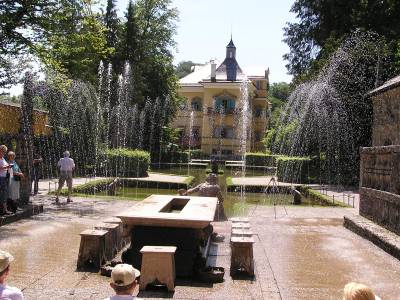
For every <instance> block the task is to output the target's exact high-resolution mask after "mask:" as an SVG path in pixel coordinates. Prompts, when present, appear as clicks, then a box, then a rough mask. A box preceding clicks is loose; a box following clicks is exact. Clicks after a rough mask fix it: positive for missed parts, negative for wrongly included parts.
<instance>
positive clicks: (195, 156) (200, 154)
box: [185, 149, 203, 159]
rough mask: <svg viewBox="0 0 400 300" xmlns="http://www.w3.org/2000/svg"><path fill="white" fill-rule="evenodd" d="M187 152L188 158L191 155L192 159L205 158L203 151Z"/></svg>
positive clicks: (193, 150)
mask: <svg viewBox="0 0 400 300" xmlns="http://www.w3.org/2000/svg"><path fill="white" fill-rule="evenodd" d="M185 152H186V153H188V157H189V153H190V159H201V158H202V157H203V152H201V149H192V150H190V151H189V150H187V151H185Z"/></svg>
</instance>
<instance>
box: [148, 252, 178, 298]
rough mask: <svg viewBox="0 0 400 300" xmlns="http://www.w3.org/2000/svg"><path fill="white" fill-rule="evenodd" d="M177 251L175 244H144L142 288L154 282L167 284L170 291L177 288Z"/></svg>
mask: <svg viewBox="0 0 400 300" xmlns="http://www.w3.org/2000/svg"><path fill="white" fill-rule="evenodd" d="M175 251H176V247H173V246H144V247H143V248H142V249H141V250H140V253H142V267H141V270H140V273H141V274H140V290H145V289H146V287H147V285H148V284H151V283H154V282H156V283H157V284H164V285H166V286H167V289H168V291H174V290H175V257H174V255H175Z"/></svg>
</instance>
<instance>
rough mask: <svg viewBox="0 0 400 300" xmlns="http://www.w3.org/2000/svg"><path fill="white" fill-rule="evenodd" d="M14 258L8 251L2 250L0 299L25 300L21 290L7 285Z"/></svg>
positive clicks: (0, 257)
mask: <svg viewBox="0 0 400 300" xmlns="http://www.w3.org/2000/svg"><path fill="white" fill-rule="evenodd" d="M13 260H14V257H13V256H12V255H11V254H10V253H8V252H7V251H2V250H0V299H9V300H24V295H23V294H22V292H21V290H20V289H18V288H16V287H12V286H9V285H7V284H6V279H7V277H8V274H9V273H10V264H11V262H12V261H13Z"/></svg>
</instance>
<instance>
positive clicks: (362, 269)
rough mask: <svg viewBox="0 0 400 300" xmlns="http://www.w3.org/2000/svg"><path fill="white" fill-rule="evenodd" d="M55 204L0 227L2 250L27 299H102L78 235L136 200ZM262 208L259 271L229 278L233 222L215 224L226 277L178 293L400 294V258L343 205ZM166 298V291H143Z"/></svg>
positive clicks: (256, 227)
mask: <svg viewBox="0 0 400 300" xmlns="http://www.w3.org/2000/svg"><path fill="white" fill-rule="evenodd" d="M74 201H75V202H74V203H72V204H69V205H65V204H64V205H59V206H56V205H54V204H52V201H50V200H48V199H47V197H39V198H37V199H35V202H42V203H44V206H45V212H44V213H43V214H41V215H38V216H35V217H32V218H31V219H27V220H22V221H19V222H16V223H13V224H9V225H5V226H3V227H1V228H0V249H4V250H7V251H10V252H11V253H12V254H13V255H14V256H15V259H16V260H15V262H14V263H13V265H12V269H11V270H12V271H11V276H10V284H11V285H15V286H18V287H20V288H22V289H23V292H24V294H25V296H26V299H28V300H29V299H103V298H105V297H107V296H109V295H110V294H111V293H112V291H111V289H110V287H109V285H108V281H109V279H108V278H106V277H102V276H100V275H98V274H93V273H87V272H77V271H76V259H77V255H78V250H79V242H80V237H79V233H80V232H81V231H83V230H84V229H88V228H92V227H93V226H94V225H95V224H96V223H99V222H100V221H101V220H102V219H103V218H106V217H108V216H112V215H115V214H117V213H118V212H120V211H122V210H126V209H127V208H129V207H131V206H132V205H134V203H133V202H131V201H100V200H96V199H88V198H85V199H79V198H74ZM286 211H287V214H286V213H285V210H284V209H283V207H277V218H276V219H275V214H274V208H273V207H266V206H255V207H253V208H251V209H250V211H249V213H250V222H251V225H252V231H253V232H255V234H256V236H255V239H256V243H255V245H254V254H255V260H256V263H255V266H256V277H255V279H254V280H233V279H232V278H231V277H230V276H229V261H230V247H229V233H230V222H223V223H216V224H215V230H216V231H217V232H219V233H221V234H223V235H225V236H226V238H225V241H224V242H223V243H220V244H213V246H212V249H211V254H212V256H210V257H209V263H210V264H212V265H217V266H222V267H224V268H225V272H226V273H225V281H224V282H223V283H219V284H214V285H209V284H203V283H199V282H193V281H191V280H181V279H179V280H178V281H177V287H176V290H175V293H174V294H172V295H169V296H171V297H172V298H174V299H202V300H203V299H210V300H211V299H233V300H236V299H237V300H239V299H240V300H242V299H307V300H308V299H341V294H342V290H343V286H344V285H345V284H346V283H347V282H349V281H352V280H355V281H361V282H363V283H366V284H368V285H370V286H372V287H373V288H374V289H375V291H376V292H377V293H378V294H379V295H380V296H381V297H382V299H400V298H399V297H398V291H399V290H400V262H399V261H398V260H396V259H395V258H393V257H391V256H390V255H389V254H387V253H386V252H384V251H383V250H381V249H379V248H378V247H376V246H375V245H373V244H372V243H370V242H369V241H367V240H364V239H362V238H361V237H359V236H358V235H356V234H354V233H352V232H351V231H349V230H347V229H345V228H344V227H343V226H342V223H343V215H345V214H349V213H350V214H351V213H352V212H353V211H354V209H352V208H341V207H294V206H286ZM140 296H141V297H143V298H149V299H161V298H165V297H166V296H167V294H166V293H163V292H161V293H160V292H146V293H141V294H140Z"/></svg>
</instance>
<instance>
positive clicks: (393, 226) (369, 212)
mask: <svg viewBox="0 0 400 300" xmlns="http://www.w3.org/2000/svg"><path fill="white" fill-rule="evenodd" d="M360 215H361V216H363V217H366V218H368V219H370V220H372V221H374V222H376V223H378V224H379V225H381V226H383V227H385V228H387V229H389V230H391V231H393V232H395V233H397V234H399V235H400V195H396V194H392V193H388V192H385V191H379V190H375V189H371V188H361V189H360Z"/></svg>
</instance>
